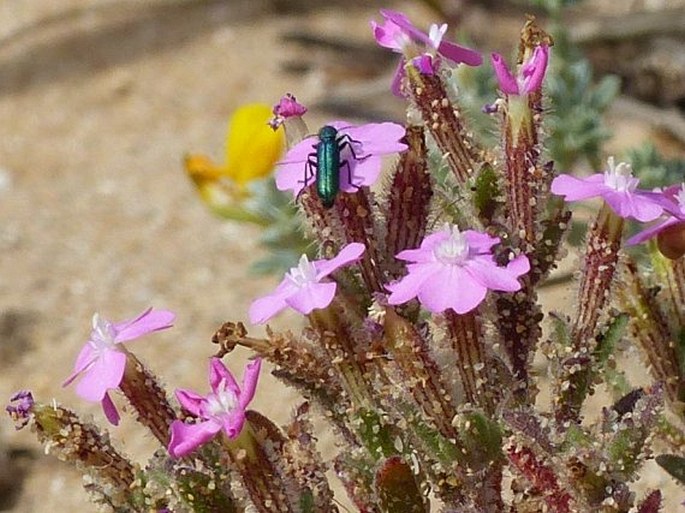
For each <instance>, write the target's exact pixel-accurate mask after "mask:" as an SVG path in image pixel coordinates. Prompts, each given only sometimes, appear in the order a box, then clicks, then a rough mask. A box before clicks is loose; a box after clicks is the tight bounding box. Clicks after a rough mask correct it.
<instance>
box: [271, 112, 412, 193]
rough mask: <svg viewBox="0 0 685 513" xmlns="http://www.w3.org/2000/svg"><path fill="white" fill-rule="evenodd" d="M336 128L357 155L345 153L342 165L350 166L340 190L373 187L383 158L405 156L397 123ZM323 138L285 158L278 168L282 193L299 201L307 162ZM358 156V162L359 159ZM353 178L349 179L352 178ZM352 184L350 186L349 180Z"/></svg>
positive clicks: (307, 142)
mask: <svg viewBox="0 0 685 513" xmlns="http://www.w3.org/2000/svg"><path fill="white" fill-rule="evenodd" d="M327 126H332V127H333V128H335V129H336V130H338V133H339V134H340V136H341V137H343V136H348V137H349V139H348V138H347V137H345V139H348V140H349V141H350V143H351V145H352V146H353V151H354V155H352V151H350V149H349V148H345V149H343V151H342V152H341V156H340V158H341V161H347V162H348V163H349V167H350V169H349V171H348V169H347V166H343V167H342V169H341V170H340V189H341V190H342V191H344V192H355V191H356V190H357V189H358V188H359V187H361V186H364V185H366V186H369V185H373V184H374V183H375V182H376V180H377V179H378V176H379V175H380V172H381V157H380V156H381V155H388V154H391V153H397V152H401V151H404V150H406V149H407V145H406V144H404V143H402V142H400V139H402V138H403V137H404V135H405V129H404V127H403V126H401V125H398V124H397V123H368V124H366V125H359V126H352V125H350V124H349V123H346V122H344V121H333V122H332V123H329V124H328V125H327ZM318 142H319V137H318V136H314V137H308V138H306V139H304V140H303V141H301V142H299V143H298V144H296V145H295V146H293V147H292V148H291V149H290V151H288V153H287V154H286V155H285V158H284V159H283V160H281V161H280V162H278V163H277V164H276V187H278V189H279V190H281V191H288V190H291V191H293V193H294V195H295V196H296V197H297V195H298V194H299V192H300V191H301V190H302V189H303V188H304V186H305V174H306V173H307V160H308V159H309V158H310V156H311V155H312V154H313V155H314V156H315V155H316V145H317V144H318ZM355 155H356V158H355ZM348 175H349V176H348ZM350 176H351V178H352V180H351V182H350V180H349V177H350ZM314 181H315V177H307V183H308V184H311V183H314Z"/></svg>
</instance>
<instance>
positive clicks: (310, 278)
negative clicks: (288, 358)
mask: <svg viewBox="0 0 685 513" xmlns="http://www.w3.org/2000/svg"><path fill="white" fill-rule="evenodd" d="M364 249H365V248H364V244H360V243H358V242H353V243H351V244H348V245H347V246H345V247H344V248H342V249H341V250H340V253H338V255H337V256H335V257H334V258H332V259H330V260H314V261H313V262H310V261H309V260H308V259H307V256H306V255H302V258H300V263H299V265H298V266H297V267H293V268H292V269H290V271H289V272H287V273H286V275H285V278H284V279H283V281H282V282H281V283H280V285H278V287H276V290H274V291H273V292H272V293H271V294H269V295H268V296H265V297H263V298H260V299H257V300H255V301H254V302H253V303H252V305H250V322H252V324H263V323H265V322H267V321H268V320H269V319H271V318H272V317H273V316H274V315H276V314H278V313H279V312H281V311H282V310H284V309H285V308H286V307H288V306H289V307H291V308H294V309H295V310H297V311H298V312H300V313H302V314H305V315H306V314H308V313H310V312H311V311H312V310H315V309H319V308H326V307H327V306H328V305H330V304H331V301H333V297H334V296H335V291H336V288H337V284H336V283H335V282H334V281H330V280H325V279H324V278H326V277H327V276H328V275H329V274H331V273H333V272H334V271H336V270H337V269H340V268H341V267H344V266H346V265H349V264H351V263H353V262H356V261H357V260H359V259H360V258H361V256H362V253H364Z"/></svg>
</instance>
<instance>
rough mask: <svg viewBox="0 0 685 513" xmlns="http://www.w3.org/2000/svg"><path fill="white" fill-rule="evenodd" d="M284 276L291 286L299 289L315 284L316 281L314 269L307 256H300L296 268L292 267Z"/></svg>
mask: <svg viewBox="0 0 685 513" xmlns="http://www.w3.org/2000/svg"><path fill="white" fill-rule="evenodd" d="M286 276H287V277H288V279H289V280H290V281H291V282H292V283H293V285H295V286H297V287H299V288H302V287H304V286H305V285H309V284H310V283H316V281H317V280H316V267H314V264H312V263H311V262H310V261H309V259H308V258H307V255H302V256H301V257H300V262H299V263H298V264H297V267H292V268H291V269H290V271H288V274H286Z"/></svg>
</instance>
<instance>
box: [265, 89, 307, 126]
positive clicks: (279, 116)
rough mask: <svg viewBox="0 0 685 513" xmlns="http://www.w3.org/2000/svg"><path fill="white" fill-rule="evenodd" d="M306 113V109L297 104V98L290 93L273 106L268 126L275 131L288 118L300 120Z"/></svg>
mask: <svg viewBox="0 0 685 513" xmlns="http://www.w3.org/2000/svg"><path fill="white" fill-rule="evenodd" d="M306 112H307V107H305V106H304V105H302V104H301V103H298V101H297V98H295V96H293V95H292V94H290V93H286V94H285V95H283V97H281V99H280V100H279V102H278V103H277V104H276V105H274V109H273V113H274V117H273V118H271V120H270V121H269V126H271V128H273V129H274V130H276V129H277V128H278V127H279V126H281V125H282V124H283V122H284V121H285V120H286V119H288V118H300V117H302V116H304V115H305V113H306Z"/></svg>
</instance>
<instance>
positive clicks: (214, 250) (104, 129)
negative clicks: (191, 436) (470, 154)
mask: <svg viewBox="0 0 685 513" xmlns="http://www.w3.org/2000/svg"><path fill="white" fill-rule="evenodd" d="M473 3H477V2H473ZM619 3H620V2H619ZM626 3H629V2H626ZM590 4H591V5H590V7H589V8H595V9H602V8H604V7H605V4H606V3H603V2H590ZM391 5H392V6H393V7H394V8H399V9H402V10H405V11H408V12H409V13H411V14H412V16H413V17H414V18H415V19H416V21H417V24H418V25H419V26H427V25H428V23H430V22H431V13H430V11H428V10H427V9H425V8H423V7H421V6H420V5H418V4H417V3H412V2H392V3H391ZM382 6H387V4H381V3H380V2H371V1H369V2H361V1H352V0H346V1H341V2H338V1H334V2H320V3H316V2H306V1H302V2H300V1H298V2H295V1H293V2H288V1H287V0H284V1H281V2H277V1H266V0H225V1H200V0H195V1H190V0H188V1H170V0H166V1H165V0H138V1H135V0H130V1H104V0H59V1H55V2H44V1H40V0H3V1H2V2H1V3H0V20H2V23H0V397H1V398H4V399H6V398H8V397H9V395H10V394H11V393H12V392H14V391H15V390H17V389H20V388H30V389H32V390H33V392H34V394H35V396H36V397H37V398H38V399H40V400H41V401H50V400H51V399H52V398H53V397H54V398H56V399H57V400H58V401H60V402H63V403H65V404H67V405H70V406H72V407H74V408H75V409H77V410H78V411H80V412H82V413H84V414H91V415H93V416H94V418H95V419H96V420H97V421H98V422H102V421H103V420H104V419H103V416H102V413H101V411H100V408H99V405H89V404H85V403H83V402H82V401H80V400H79V399H78V398H77V397H76V396H75V394H74V393H73V390H72V389H66V390H65V389H62V388H61V387H60V384H61V382H62V380H63V379H64V378H65V377H66V376H67V375H68V374H69V373H70V371H71V368H72V364H73V360H74V358H75V355H76V354H77V351H78V350H79V349H80V347H81V346H82V344H83V343H84V341H85V340H86V338H87V336H88V334H89V326H90V319H91V316H92V314H93V312H95V311H98V312H100V313H101V314H102V315H103V316H105V317H107V318H110V319H113V320H121V319H125V318H129V317H132V316H134V315H136V314H137V313H138V312H140V311H142V310H143V309H145V308H146V307H148V306H155V307H158V308H168V309H171V310H173V311H175V312H177V313H178V320H177V322H176V326H175V327H174V328H173V329H172V330H169V331H166V332H163V333H160V334H156V335H153V336H150V337H147V338H145V339H142V340H140V341H137V342H136V343H135V346H132V348H133V349H134V351H135V352H136V354H138V355H139V357H141V358H142V359H143V360H144V361H146V362H147V363H148V364H149V365H150V366H151V367H153V368H154V369H155V370H156V371H157V372H158V373H159V375H160V376H161V377H162V379H163V380H164V381H165V382H166V383H169V384H171V385H172V386H173V387H181V386H182V387H189V388H193V389H195V390H198V391H205V390H206V389H207V383H206V360H207V357H208V356H210V355H211V354H212V353H213V352H214V351H215V349H216V348H215V346H213V345H211V344H210V339H211V336H212V334H213V333H214V331H215V330H216V328H217V327H218V326H219V325H220V324H221V323H222V322H223V321H225V320H230V319H233V320H241V319H245V318H246V312H247V306H248V304H249V302H250V300H251V299H252V298H254V297H256V296H258V295H260V294H262V293H265V292H266V291H268V290H269V289H270V288H271V287H272V286H274V285H275V283H276V278H259V279H258V278H255V277H254V276H251V275H249V274H248V272H247V269H248V267H249V265H250V262H251V260H252V259H253V257H254V255H255V252H256V251H258V249H257V245H256V242H255V238H256V236H257V234H258V233H257V231H255V230H252V229H249V228H245V227H243V226H238V225H235V224H231V223H226V222H222V221H219V220H217V219H216V218H213V217H212V216H211V215H210V214H209V213H208V211H207V210H206V208H205V207H204V205H202V204H201V202H200V201H199V199H198V198H197V196H196V194H195V191H194V190H193V187H192V185H191V183H190V182H189V181H188V180H187V179H186V177H185V176H184V175H183V172H182V166H181V160H182V156H183V154H184V153H185V152H186V151H194V152H201V153H207V154H210V155H212V156H213V157H214V158H216V159H221V158H222V157H223V140H224V135H225V125H226V120H227V119H228V116H229V115H230V113H231V111H233V110H234V109H235V108H236V107H238V106H239V105H241V104H243V103H246V102H253V101H261V102H266V103H269V104H271V103H274V102H275V101H276V100H277V99H278V97H279V96H280V95H281V94H282V93H284V92H286V91H291V92H293V93H295V94H296V95H297V97H298V99H300V100H302V101H303V102H304V103H307V104H312V103H314V102H316V101H318V100H321V99H322V98H323V97H324V96H325V94H326V93H327V92H328V91H329V90H330V89H331V88H334V87H338V86H341V85H342V86H348V85H349V86H350V87H355V83H356V82H355V81H359V80H361V78H360V77H354V76H352V77H349V76H348V77H346V76H345V73H344V69H343V70H342V72H341V70H340V69H338V70H337V71H336V70H335V69H331V68H335V66H329V64H330V59H331V58H332V57H329V56H327V55H326V54H325V53H317V52H316V51H314V52H310V51H308V50H307V49H303V48H301V47H298V45H296V44H289V43H284V42H283V39H282V35H283V34H284V33H286V32H289V31H292V30H302V29H306V30H308V31H314V32H319V33H322V34H328V35H335V36H339V37H340V38H343V39H348V40H349V41H352V42H359V43H363V44H370V43H371V42H372V38H371V34H370V30H369V26H368V20H369V19H371V18H372V17H374V16H377V14H376V13H377V10H378V8H379V7H382ZM647 7H649V6H648V5H647ZM657 7H658V6H657ZM294 8H299V9H297V12H296V10H293V9H294ZM524 12H525V10H524V9H523V8H521V9H520V10H519V11H518V12H516V11H515V10H512V11H511V12H509V13H507V15H506V16H502V18H501V20H500V23H501V30H497V31H496V34H492V33H491V35H492V36H494V37H493V38H492V39H491V40H488V38H487V37H486V35H487V32H488V31H490V32H492V31H491V30H490V29H489V28H488V29H486V26H487V23H488V21H487V18H486V17H485V14H484V11H483V10H482V9H479V8H478V7H477V6H476V7H474V8H473V9H472V10H471V11H468V12H465V13H464V26H465V28H466V29H467V30H471V31H472V33H473V36H474V39H475V41H476V43H478V48H479V49H481V50H483V51H484V52H485V51H489V50H492V49H494V48H496V43H495V42H494V41H502V40H508V41H510V43H511V44H512V45H514V44H516V39H515V38H516V35H517V31H518V28H519V27H520V25H521V23H522V21H523V13H524ZM498 27H499V25H498ZM499 49H500V50H505V48H502V47H501V46H500V47H499ZM299 59H304V62H308V65H307V66H305V67H303V68H302V69H300V70H299V71H298V72H296V73H293V72H292V70H293V66H290V65H288V63H292V62H299ZM287 69H290V70H291V71H290V72H288V71H287ZM377 71H378V74H379V75H383V74H385V75H386V78H387V79H388V80H389V75H388V73H389V72H390V68H387V69H386V68H385V67H384V66H383V67H381V68H380V69H378V70H377ZM387 83H388V84H389V82H387ZM387 96H388V97H389V95H387ZM392 101H393V100H390V102H389V104H388V105H387V106H384V109H385V112H389V113H393V112H394V115H396V116H401V108H402V106H401V103H399V102H396V103H392ZM613 116H614V118H613V120H612V121H613V122H612V125H613V126H612V128H613V129H614V130H615V131H616V133H617V137H616V138H615V139H614V140H613V142H612V143H611V145H610V149H612V150H616V149H617V148H620V147H623V146H629V145H633V144H635V143H637V142H639V141H641V140H643V139H646V138H648V137H650V136H651V135H652V134H651V132H650V125H649V124H648V123H644V124H641V123H640V122H639V120H635V119H629V118H628V119H627V118H625V117H624V116H623V115H622V114H621V113H614V115H613ZM326 118H327V114H326V113H324V112H322V111H320V110H319V111H317V110H316V109H314V110H313V111H312V113H311V119H310V122H311V126H316V125H317V123H321V122H323V121H324V120H325V119H326ZM557 294H558V295H557V299H556V301H568V300H570V299H569V298H570V297H571V294H570V293H569V292H568V291H565V290H560V291H557ZM295 323H297V319H296V317H295V316H288V315H284V316H281V317H279V318H278V320H277V321H276V322H274V326H276V327H279V326H280V327H286V326H290V325H295ZM246 356H247V354H245V353H239V354H236V355H235V356H233V357H231V358H230V359H228V364H229V366H230V367H231V368H232V369H233V370H234V371H235V372H237V373H238V374H239V375H240V374H241V373H242V365H243V363H244V361H245V360H244V359H245V357H246ZM262 377H263V381H262V385H261V387H260V389H259V391H258V395H257V400H256V402H255V404H254V406H255V408H256V409H259V410H260V411H262V412H264V413H266V414H267V415H269V416H270V417H272V418H274V419H275V420H277V421H281V422H283V421H285V420H286V419H287V417H288V415H289V413H290V411H291V410H292V408H293V407H294V405H295V404H296V401H297V395H296V394H295V393H294V392H292V391H290V390H287V389H285V388H284V387H282V386H281V385H280V384H278V383H276V382H275V380H273V379H271V377H270V376H268V373H264V374H263V376H262ZM0 402H2V401H0ZM141 433H142V431H141V430H139V429H138V426H137V425H136V424H135V423H134V422H133V420H132V419H131V418H129V417H127V416H126V415H124V419H123V422H122V425H121V426H120V427H119V428H116V429H113V430H112V434H113V438H114V439H116V440H117V441H120V442H121V446H123V450H124V451H125V452H126V453H128V454H131V455H134V456H135V457H137V458H141V461H142V459H143V458H145V457H146V456H147V455H149V454H150V453H151V451H152V450H154V448H155V444H154V442H153V440H152V439H151V437H149V436H147V435H143V434H141ZM329 438H330V437H327V436H326V435H325V434H324V435H322V436H321V437H320V440H322V442H323V443H324V445H326V444H329V445H330V439H329ZM0 453H1V454H2V455H3V456H2V459H0V482H1V484H0V487H3V486H4V487H6V488H4V489H2V490H0V492H1V493H0V510H2V511H14V512H17V513H18V512H22V513H28V512H34V511H54V512H66V511H93V510H94V509H95V508H94V507H93V506H92V505H90V504H89V503H88V502H87V499H86V495H85V493H84V492H83V491H82V489H81V486H80V476H78V475H77V474H75V473H74V472H72V471H70V469H69V468H68V467H67V466H65V465H63V464H61V463H60V462H58V461H56V460H55V459H53V458H49V457H47V458H46V457H44V456H43V455H42V453H41V450H40V448H39V446H38V444H37V443H36V442H35V439H34V437H33V435H32V434H31V433H29V432H19V433H15V432H14V428H13V425H12V423H11V422H10V421H9V419H7V418H6V417H4V418H3V420H1V421H0ZM8 454H13V455H14V457H12V458H9V459H8V456H7V455H8ZM8 476H9V477H8ZM649 480H650V482H651V486H653V487H654V486H661V485H662V484H664V483H666V482H667V481H668V478H666V477H665V475H664V474H663V473H661V472H660V471H659V470H658V469H656V470H654V471H653V473H652V474H651V475H650V478H649ZM681 495H682V494H681ZM676 498H679V500H682V499H683V497H682V496H680V497H676ZM677 503H678V501H676V500H675V499H674V502H672V504H674V505H675V504H677ZM667 511H672V510H667Z"/></svg>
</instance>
